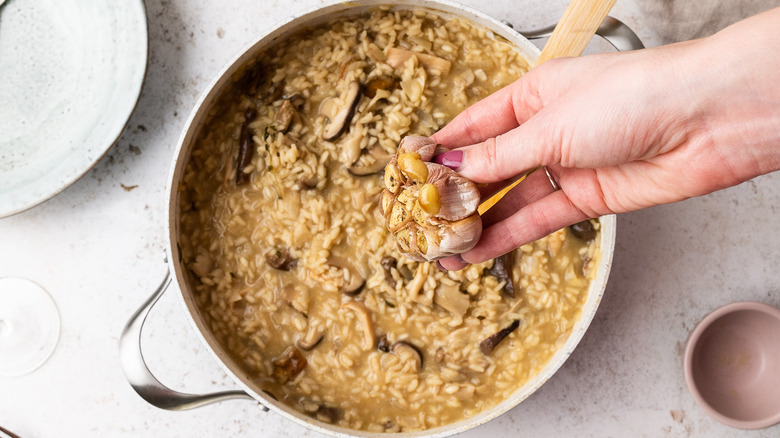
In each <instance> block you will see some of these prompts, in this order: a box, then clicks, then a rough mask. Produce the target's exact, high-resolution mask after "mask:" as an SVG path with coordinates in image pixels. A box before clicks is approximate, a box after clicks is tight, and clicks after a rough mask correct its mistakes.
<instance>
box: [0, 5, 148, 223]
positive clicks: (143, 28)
mask: <svg viewBox="0 0 780 438" xmlns="http://www.w3.org/2000/svg"><path fill="white" fill-rule="evenodd" d="M133 3H135V4H136V5H137V6H138V7H140V14H139V17H138V18H139V34H141V33H143V34H144V36H143V44H144V45H145V50H143V51H142V53H143V57H142V59H143V63H142V64H143V65H141V75H140V80H139V81H138V83H137V84H134V85H136V87H137V89H136V90H134V91H133V92H132V93H131V94H132V95H133V97H132V98H131V99H132V102H133V104H132V107H131V108H130V111H129V112H128V113H127V115H126V116H123V118H124V119H125V120H124V123H122V126H121V128H120V129H119V130H118V131H117V132H116V133H115V134H114V135H108V136H107V138H111V141H110V142H106V145H104V146H100V148H99V150H100V152H99V153H98V154H97V155H96V156H95V158H94V159H92V160H90V163H89V164H87V165H86V166H85V167H84V168H81V167H74V168H72V169H71V170H72V171H71V172H67V173H65V174H64V176H63V177H62V179H63V180H64V181H65V182H64V183H61V184H57V185H54V186H53V187H49V188H46V189H45V190H42V194H41V195H40V196H37V197H30V199H25V200H24V201H19V202H12V203H11V205H10V208H9V209H8V210H4V209H3V208H2V206H0V219H4V218H7V217H11V216H14V215H17V214H19V213H23V212H25V211H28V210H30V209H32V208H35V207H37V206H39V205H41V204H43V203H45V202H46V201H49V200H51V199H52V198H54V197H55V196H57V195H59V194H60V193H62V192H63V191H65V190H66V189H67V188H68V187H70V186H72V185H73V184H75V183H76V182H77V181H79V180H80V179H81V178H83V177H84V175H86V174H87V173H88V172H89V171H90V170H92V169H93V168H94V167H95V166H96V165H97V164H98V163H99V162H100V161H101V160H102V159H103V157H105V156H106V155H107V154H108V152H109V151H111V149H112V148H113V147H114V146H115V145H116V144H117V142H118V141H119V138H120V137H121V136H122V134H123V133H124V132H125V130H126V129H127V126H128V124H129V123H130V119H131V118H132V117H133V114H135V111H136V110H137V109H138V102H139V100H140V98H141V92H142V91H143V88H144V85H145V84H146V76H147V75H148V73H149V51H150V44H149V14H148V11H147V8H146V3H145V1H144V0H135V1H134V2H133ZM128 4H130V2H128ZM85 162H86V160H85V161H84V163H85ZM84 163H82V164H84Z"/></svg>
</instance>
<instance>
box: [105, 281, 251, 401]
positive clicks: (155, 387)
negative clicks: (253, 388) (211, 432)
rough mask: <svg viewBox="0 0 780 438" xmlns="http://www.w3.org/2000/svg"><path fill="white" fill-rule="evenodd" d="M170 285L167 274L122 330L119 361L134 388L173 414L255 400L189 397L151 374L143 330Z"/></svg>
mask: <svg viewBox="0 0 780 438" xmlns="http://www.w3.org/2000/svg"><path fill="white" fill-rule="evenodd" d="M170 284H171V274H170V272H167V273H166V274H165V279H164V280H163V282H162V283H161V284H160V287H158V288H157V291H155V292H154V294H153V295H152V296H151V297H149V299H148V300H146V302H145V303H144V304H143V305H142V306H141V307H140V308H139V309H138V310H137V311H136V312H135V313H134V314H133V316H132V317H131V318H130V320H129V321H128V322H127V325H126V326H125V328H124V330H122V336H121V337H120V338H119V360H120V362H121V364H122V370H123V371H124V372H125V377H127V381H128V382H130V386H132V387H133V389H135V392H137V393H138V395H140V396H141V397H142V398H143V399H144V400H146V401H147V402H149V403H150V404H151V405H153V406H156V407H158V408H161V409H168V410H171V411H184V410H188V409H193V408H198V407H201V406H205V405H208V404H211V403H216V402H221V401H223V400H230V399H235V398H242V399H249V400H254V399H253V398H252V397H251V396H250V395H249V394H247V393H246V392H244V391H222V392H214V393H210V394H186V393H183V392H178V391H174V390H172V389H170V388H168V387H167V386H165V385H163V384H162V383H160V381H159V380H157V378H156V377H154V375H153V374H152V372H151V371H149V367H148V366H147V365H146V361H145V360H144V355H143V352H142V351H141V330H142V329H143V327H144V322H145V321H146V316H147V315H148V314H149V311H150V310H151V309H152V307H154V305H155V303H157V300H158V299H159V298H160V297H161V296H162V294H163V292H165V290H166V289H168V286H169V285H170Z"/></svg>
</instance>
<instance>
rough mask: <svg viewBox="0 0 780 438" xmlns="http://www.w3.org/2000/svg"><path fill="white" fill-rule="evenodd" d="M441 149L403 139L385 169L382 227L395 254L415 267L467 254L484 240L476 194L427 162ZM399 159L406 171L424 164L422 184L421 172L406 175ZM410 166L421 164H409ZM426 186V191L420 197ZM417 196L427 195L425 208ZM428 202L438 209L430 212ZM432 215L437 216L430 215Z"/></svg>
mask: <svg viewBox="0 0 780 438" xmlns="http://www.w3.org/2000/svg"><path fill="white" fill-rule="evenodd" d="M441 149H442V148H441V146H440V145H438V144H436V142H434V141H433V140H431V139H430V138H428V137H422V136H408V137H404V138H403V139H402V140H401V143H400V144H399V146H398V152H397V153H396V155H395V156H394V157H393V158H392V159H391V160H390V163H389V164H388V165H387V167H386V168H385V179H384V181H385V187H386V188H385V190H384V191H383V193H382V202H381V206H382V212H383V214H384V218H385V227H386V228H387V229H388V231H389V232H390V233H391V234H392V235H393V238H394V239H395V241H396V245H397V246H398V249H399V251H401V253H403V254H404V255H406V256H407V257H409V258H410V259H412V260H415V261H418V262H419V261H434V260H438V259H441V258H444V257H449V256H452V255H455V254H460V253H462V252H465V251H468V250H470V249H471V248H473V247H474V246H475V245H476V244H477V242H478V241H479V238H480V236H481V235H482V218H480V216H479V214H478V213H477V207H479V202H480V195H479V190H478V189H477V186H476V184H474V183H473V182H472V181H470V180H469V179H467V178H465V177H463V176H461V175H459V174H458V173H457V172H455V171H454V170H452V169H450V168H448V167H446V166H442V165H440V164H436V163H431V162H430V160H432V159H433V156H434V155H435V154H436V153H440V152H441ZM401 155H404V156H403V160H402V161H404V162H403V163H402V164H403V166H402V167H403V168H404V169H410V171H412V170H411V169H419V168H420V167H421V165H423V164H424V166H425V168H427V170H428V172H427V173H428V175H427V176H426V177H425V180H424V181H420V180H419V179H420V178H421V176H420V172H419V171H414V172H413V174H407V173H406V172H405V171H403V170H402V169H401V168H400V167H399V163H398V161H399V157H400V156H401ZM418 156H419V158H417V157H418ZM409 160H415V161H416V160H419V161H417V162H416V163H410V162H409ZM425 168H423V170H425ZM413 177H416V179H415V178H413ZM424 186H427V187H426V190H422V191H421V188H422V187H424ZM431 190H435V191H436V193H435V194H433V195H435V196H431V193H430V191H431ZM421 192H422V193H423V196H425V195H428V196H427V197H426V199H424V200H423V202H421V200H420V199H419V197H420V194H421ZM429 199H430V200H431V202H434V203H438V205H434V206H433V208H432V206H431V205H430V204H429V203H428V201H429ZM423 205H424V206H425V208H423ZM434 211H435V214H430V213H429V212H434Z"/></svg>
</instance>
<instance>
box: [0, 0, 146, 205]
mask: <svg viewBox="0 0 780 438" xmlns="http://www.w3.org/2000/svg"><path fill="white" fill-rule="evenodd" d="M147 52H148V35H147V28H146V11H145V9H144V4H143V1H142V0H134V1H114V0H8V1H7V2H6V3H5V4H4V5H3V6H2V7H0V217H4V216H8V215H11V214H14V213H18V212H20V211H23V210H26V209H28V208H30V207H33V206H35V205H37V204H40V203H41V202H43V201H45V200H47V199H49V198H51V197H52V196H54V195H56V194H57V193H59V192H60V191H62V190H63V189H64V188H66V187H68V186H69V185H70V184H72V183H73V182H75V181H76V180H77V179H79V178H80V177H81V176H82V175H84V174H85V173H86V172H87V171H88V170H89V169H90V168H91V167H92V166H93V165H94V164H95V163H96V162H97V161H98V160H99V159H100V157H102V156H103V154H105V153H106V151H107V150H108V149H109V148H110V147H111V146H112V145H113V144H114V142H116V139H117V138H118V137H119V135H120V134H121V133H122V130H123V129H124V126H125V124H126V123H127V120H128V119H129V118H130V114H132V112H133V109H134V108H135V104H136V102H137V101H138V96H139V94H140V92H141V85H142V83H143V79H144V74H145V73H146V63H147Z"/></svg>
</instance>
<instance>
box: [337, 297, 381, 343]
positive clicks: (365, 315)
mask: <svg viewBox="0 0 780 438" xmlns="http://www.w3.org/2000/svg"><path fill="white" fill-rule="evenodd" d="M341 307H342V308H345V309H350V310H352V311H353V312H355V315H357V317H358V319H360V324H361V325H362V326H363V350H365V351H368V350H371V349H373V348H374V343H375V342H376V337H375V335H374V323H373V322H371V314H370V313H369V310H368V309H367V308H366V306H364V305H363V303H360V302H358V301H354V300H352V301H347V302H346V303H344V304H342V305H341Z"/></svg>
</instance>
